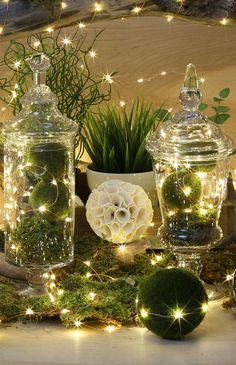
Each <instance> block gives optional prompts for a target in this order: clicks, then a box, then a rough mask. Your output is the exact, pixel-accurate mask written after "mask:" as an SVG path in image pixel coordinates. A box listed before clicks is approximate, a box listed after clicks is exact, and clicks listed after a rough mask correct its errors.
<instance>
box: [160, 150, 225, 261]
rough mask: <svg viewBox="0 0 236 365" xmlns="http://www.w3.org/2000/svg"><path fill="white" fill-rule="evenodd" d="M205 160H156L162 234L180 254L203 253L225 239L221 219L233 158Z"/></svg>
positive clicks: (170, 247) (175, 251)
mask: <svg viewBox="0 0 236 365" xmlns="http://www.w3.org/2000/svg"><path fill="white" fill-rule="evenodd" d="M198 157H199V156H198ZM202 161H203V162H200V161H199V160H197V161H192V163H191V162H187V161H184V160H183V161H180V160H176V159H173V160H171V159H170V160H169V161H163V160H159V161H154V172H155V179H156V187H157V193H158V198H159V204H160V210H161V214H162V222H163V224H162V226H161V227H160V229H159V231H158V237H159V238H160V240H161V242H162V243H163V244H164V245H165V247H167V248H169V249H170V250H171V251H172V252H174V253H176V254H180V255H181V254H183V255H200V254H201V253H202V252H204V251H207V250H208V249H209V248H212V247H214V246H215V245H217V244H218V242H219V241H220V239H221V238H222V230H221V228H220V227H219V226H218V220H219V216H220V212H221V207H222V202H223V199H224V197H225V190H226V182H227V176H228V171H229V159H228V158H224V159H221V160H219V161H217V163H216V162H215V163H213V162H212V163H210V162H208V163H204V159H203V160H202Z"/></svg>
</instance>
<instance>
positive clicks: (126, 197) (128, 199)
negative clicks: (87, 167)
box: [121, 191, 133, 207]
mask: <svg viewBox="0 0 236 365" xmlns="http://www.w3.org/2000/svg"><path fill="white" fill-rule="evenodd" d="M121 196H122V198H123V200H124V206H125V207H129V206H130V205H131V204H132V203H133V199H132V197H131V195H130V194H128V193H126V192H125V191H123V192H122V193H121Z"/></svg>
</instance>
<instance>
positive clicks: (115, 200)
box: [111, 193, 123, 207]
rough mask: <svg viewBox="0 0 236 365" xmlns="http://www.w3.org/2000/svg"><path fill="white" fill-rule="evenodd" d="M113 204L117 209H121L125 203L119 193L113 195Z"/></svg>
mask: <svg viewBox="0 0 236 365" xmlns="http://www.w3.org/2000/svg"><path fill="white" fill-rule="evenodd" d="M111 203H112V204H113V205H115V206H116V207H121V206H122V203H123V199H122V196H121V195H120V194H118V193H116V194H112V196H111Z"/></svg>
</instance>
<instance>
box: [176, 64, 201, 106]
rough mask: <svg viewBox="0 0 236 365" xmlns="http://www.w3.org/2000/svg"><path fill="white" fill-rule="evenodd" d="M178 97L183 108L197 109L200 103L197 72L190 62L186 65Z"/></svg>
mask: <svg viewBox="0 0 236 365" xmlns="http://www.w3.org/2000/svg"><path fill="white" fill-rule="evenodd" d="M179 99H180V102H181V104H182V106H183V109H184V110H191V111H194V110H197V109H198V107H199V105H200V103H201V99H202V95H201V92H200V90H199V89H198V79H197V72H196V68H195V66H194V65H193V64H192V63H190V64H188V65H187V68H186V72H185V77H184V84H183V87H182V89H181V92H180V96H179Z"/></svg>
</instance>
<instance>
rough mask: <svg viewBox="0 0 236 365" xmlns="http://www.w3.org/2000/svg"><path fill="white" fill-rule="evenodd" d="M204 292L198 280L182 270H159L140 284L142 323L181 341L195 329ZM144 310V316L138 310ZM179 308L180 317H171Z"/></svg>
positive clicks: (151, 329)
mask: <svg viewBox="0 0 236 365" xmlns="http://www.w3.org/2000/svg"><path fill="white" fill-rule="evenodd" d="M204 303H207V294H206V291H205V289H204V287H203V285H202V283H201V281H200V280H199V279H198V278H197V277H196V276H194V275H193V274H192V273H190V272H188V271H185V270H182V269H159V270H158V271H157V272H155V273H154V274H152V275H150V276H149V277H147V278H146V279H144V280H143V281H142V282H141V284H140V285H139V291H138V311H139V316H140V319H141V321H142V322H143V324H144V325H145V326H146V327H147V328H148V329H149V330H150V331H152V332H154V333H155V334H157V335H158V336H161V337H163V338H166V339H174V340H180V339H183V337H184V336H185V335H187V334H188V333H190V332H191V331H193V330H194V328H196V327H197V326H198V325H199V324H200V323H201V321H202V320H203V318H204V316H205V313H204V311H202V308H201V305H202V304H204ZM142 309H145V310H146V311H147V313H148V315H147V317H145V316H142V315H141V313H142V312H140V311H141V310H142ZM176 309H178V310H180V311H182V312H183V314H184V317H183V319H179V320H178V319H176V320H175V318H174V317H173V312H174V311H175V310H176Z"/></svg>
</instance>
